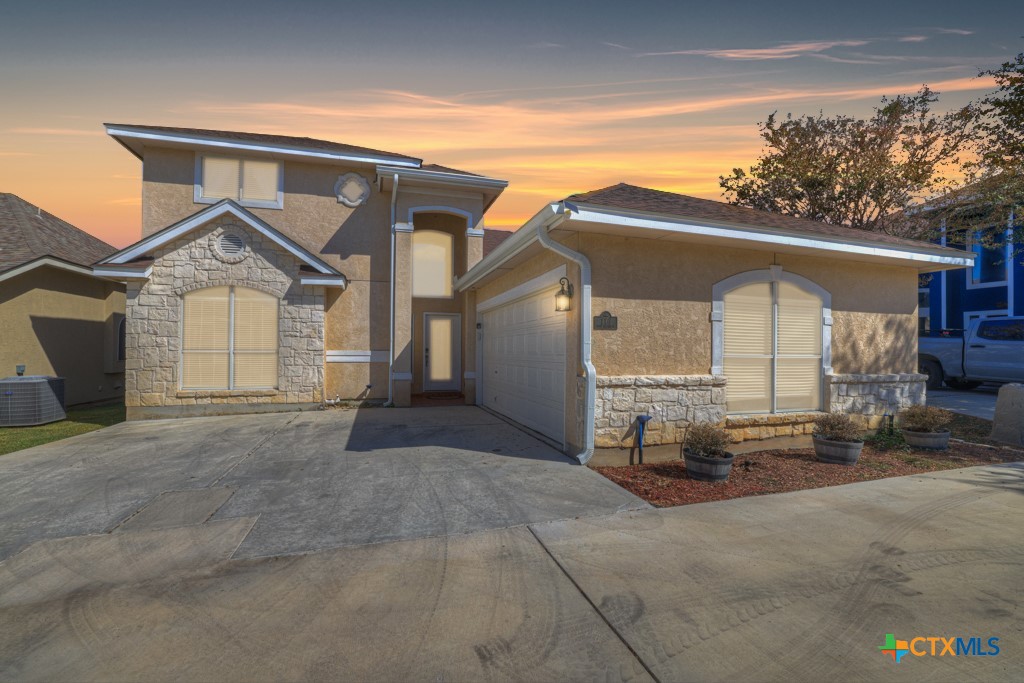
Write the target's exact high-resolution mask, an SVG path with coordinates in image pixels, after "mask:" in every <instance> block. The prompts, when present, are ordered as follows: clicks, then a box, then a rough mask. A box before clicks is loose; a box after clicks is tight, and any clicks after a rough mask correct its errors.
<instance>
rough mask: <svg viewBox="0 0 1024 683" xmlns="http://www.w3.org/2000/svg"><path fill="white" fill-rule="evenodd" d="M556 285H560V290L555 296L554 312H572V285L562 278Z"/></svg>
mask: <svg viewBox="0 0 1024 683" xmlns="http://www.w3.org/2000/svg"><path fill="white" fill-rule="evenodd" d="M558 284H560V285H562V288H561V289H560V290H558V293H557V294H555V310H556V311H569V310H572V283H571V282H569V279H568V278H564V277H563V278H562V279H561V280H559V281H558Z"/></svg>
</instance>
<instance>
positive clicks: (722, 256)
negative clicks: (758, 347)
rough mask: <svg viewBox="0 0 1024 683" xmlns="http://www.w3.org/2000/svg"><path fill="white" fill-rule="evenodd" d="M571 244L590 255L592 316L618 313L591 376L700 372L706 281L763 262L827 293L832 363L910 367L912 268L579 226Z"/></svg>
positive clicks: (707, 350)
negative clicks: (642, 236) (632, 235)
mask: <svg viewBox="0 0 1024 683" xmlns="http://www.w3.org/2000/svg"><path fill="white" fill-rule="evenodd" d="M580 250H581V251H582V252H584V253H585V254H587V256H588V257H589V258H590V260H591V263H592V264H593V271H594V274H593V282H594V288H593V293H594V301H593V307H594V315H598V314H600V313H601V312H602V311H605V310H607V311H609V312H610V313H611V314H612V315H614V316H617V317H618V319H619V328H618V330H617V331H595V332H594V340H593V341H594V350H593V355H594V364H595V366H596V367H597V371H598V374H600V375H605V376H614V375H699V374H705V373H707V372H708V371H709V370H710V368H711V322H710V316H711V288H712V286H713V285H714V283H716V282H718V281H720V280H723V279H725V278H727V277H729V276H732V275H735V274H737V273H742V272H745V271H748V270H758V269H764V268H768V266H770V265H772V264H777V265H781V266H782V267H783V269H784V270H786V271H789V272H792V273H796V274H799V275H802V276H804V277H806V278H808V279H810V280H812V281H814V282H816V283H817V284H819V285H821V286H822V287H824V288H825V289H827V290H829V292H831V294H832V317H833V327H832V366H833V369H834V370H835V372H837V373H870V374H887V373H909V372H914V371H915V369H916V368H917V272H916V270H914V269H913V268H907V267H896V266H885V265H877V264H870V263H859V262H852V261H840V260H836V259H829V258H824V257H810V256H796V255H790V254H778V253H772V252H761V251H754V250H744V249H729V248H723V247H717V246H709V245H700V244H688V243H681V242H666V241H663V240H657V241H656V240H646V239H640V238H625V237H613V236H608V235H593V234H584V233H581V234H580Z"/></svg>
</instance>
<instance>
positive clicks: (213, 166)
mask: <svg viewBox="0 0 1024 683" xmlns="http://www.w3.org/2000/svg"><path fill="white" fill-rule="evenodd" d="M240 166H241V164H240V162H239V161H238V160H237V159H225V158H223V157H203V196H204V197H210V198H212V199H238V188H239V180H240V178H239V173H240ZM274 196H275V198H276V197H277V195H276V194H275V195H274Z"/></svg>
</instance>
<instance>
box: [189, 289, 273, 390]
mask: <svg viewBox="0 0 1024 683" xmlns="http://www.w3.org/2000/svg"><path fill="white" fill-rule="evenodd" d="M277 309H278V300H277V298H276V297H274V296H271V295H270V294H264V293H263V292H260V291H257V290H255V289H248V288H246V287H208V288H206V289H197V290H195V291H193V292H188V293H187V294H185V297H184V304H183V306H182V314H183V320H182V340H181V386H182V388H183V389H257V388H258V389H273V388H276V387H277V339H278V323H277V320H278V311H277Z"/></svg>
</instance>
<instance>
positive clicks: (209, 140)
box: [107, 126, 422, 168]
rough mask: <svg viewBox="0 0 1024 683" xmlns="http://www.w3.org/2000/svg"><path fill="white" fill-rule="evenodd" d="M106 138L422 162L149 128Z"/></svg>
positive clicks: (117, 131) (117, 129)
mask: <svg viewBox="0 0 1024 683" xmlns="http://www.w3.org/2000/svg"><path fill="white" fill-rule="evenodd" d="M107 135H110V136H111V137H119V138H129V139H133V140H151V141H154V142H173V143H180V144H186V145H196V146H202V147H215V148H218V149H236V150H244V151H247V152H263V153H269V154H285V155H289V156H295V157H303V158H311V159H330V160H334V161H350V162H356V163H363V164H381V163H386V164H390V165H392V166H399V167H410V168H419V166H420V164H421V163H422V162H420V161H413V160H405V159H400V158H396V157H392V156H388V155H386V154H381V155H374V154H359V153H356V152H352V153H344V152H330V151H327V150H322V149H313V148H310V147H299V146H297V145H296V146H292V145H280V144H273V143H266V142H248V141H245V140H224V139H222V138H214V137H207V136H204V135H195V134H193V135H189V134H186V133H170V132H166V131H154V130H152V129H149V128H126V127H123V126H107Z"/></svg>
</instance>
